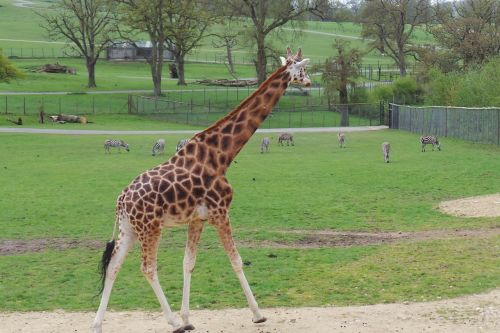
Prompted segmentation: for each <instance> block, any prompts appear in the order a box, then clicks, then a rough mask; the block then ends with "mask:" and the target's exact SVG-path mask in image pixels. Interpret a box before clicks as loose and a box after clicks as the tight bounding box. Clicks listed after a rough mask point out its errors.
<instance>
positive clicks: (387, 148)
mask: <svg viewBox="0 0 500 333" xmlns="http://www.w3.org/2000/svg"><path fill="white" fill-rule="evenodd" d="M390 151H391V144H390V143H389V142H383V143H382V153H383V154H384V162H385V163H389V153H390Z"/></svg>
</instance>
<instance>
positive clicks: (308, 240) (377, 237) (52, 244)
mask: <svg viewBox="0 0 500 333" xmlns="http://www.w3.org/2000/svg"><path fill="white" fill-rule="evenodd" d="M281 233H283V234H287V233H288V234H290V233H294V234H300V235H302V237H301V238H300V239H296V240H283V241H270V240H263V241H238V240H236V242H237V245H238V246H239V247H246V248H278V249H315V248H334V247H351V246H366V245H380V244H387V243H394V242H401V241H420V240H427V239H446V238H457V237H463V238H471V237H475V238H478V237H479V238H481V237H491V236H495V235H500V226H498V227H496V228H488V229H477V230H432V231H417V232H377V233H371V232H338V231H332V230H283V231H281ZM104 244H105V243H104V242H103V241H98V240H75V239H67V238H40V239H31V240H14V239H5V240H0V256H2V255H17V254H23V253H28V252H41V251H46V250H62V251H63V250H69V249H76V248H83V249H91V250H102V249H103V248H104Z"/></svg>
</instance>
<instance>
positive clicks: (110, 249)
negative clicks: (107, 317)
mask: <svg viewBox="0 0 500 333" xmlns="http://www.w3.org/2000/svg"><path fill="white" fill-rule="evenodd" d="M281 60H282V63H283V66H281V67H280V68H278V69H277V70H276V71H275V72H274V73H273V74H271V75H270V76H269V78H268V79H267V80H266V81H264V82H263V83H262V84H261V85H260V86H259V88H257V90H256V91H255V92H254V93H252V94H251V95H250V96H248V97H247V98H246V99H245V100H244V101H242V102H241V103H240V105H239V106H237V107H236V108H235V109H234V110H233V111H231V112H230V113H229V114H227V115H226V116H225V117H224V118H222V119H220V120H219V121H217V122H216V123H214V124H213V125H212V126H210V127H208V128H207V129H205V130H204V131H202V132H200V133H197V134H195V135H194V136H193V137H192V138H191V139H190V140H189V141H188V143H187V144H186V145H185V146H184V147H182V149H180V150H179V151H178V152H177V153H176V154H175V155H174V156H172V157H171V158H170V159H169V160H168V161H167V162H165V163H163V164H161V165H159V166H157V167H155V168H153V169H150V170H148V171H145V172H144V173H142V174H141V175H139V176H137V177H136V178H135V179H134V180H133V181H132V182H131V184H130V185H129V186H127V187H126V188H125V189H124V190H123V191H122V192H121V193H120V195H119V196H118V199H117V204H116V213H115V227H114V228H113V236H112V238H111V240H110V241H109V242H108V243H107V244H106V249H105V250H104V253H103V255H102V259H101V274H102V290H101V293H102V296H101V302H100V305H99V308H98V310H97V313H96V317H95V320H94V323H93V330H94V332H95V333H99V332H102V321H103V318H104V313H105V312H106V308H107V304H108V301H109V297H110V295H111V289H112V287H113V283H114V281H115V279H116V276H117V274H118V271H119V270H120V267H121V265H122V263H123V261H124V260H125V257H126V255H127V253H128V252H129V250H130V249H131V247H132V245H133V244H134V242H135V241H138V242H139V245H140V249H141V271H142V273H143V274H144V276H145V277H146V279H147V281H148V282H149V284H150V285H151V287H152V289H153V291H154V293H155V294H156V297H157V298H158V301H159V303H160V305H161V308H162V311H163V314H164V316H165V317H166V319H167V321H168V323H169V324H170V325H171V326H172V328H173V330H174V333H182V332H184V331H188V330H193V329H194V326H193V325H192V324H191V322H190V320H189V293H190V285H191V274H192V272H193V270H194V266H195V261H196V253H197V244H198V241H199V240H200V235H201V232H202V231H203V228H204V225H205V222H208V224H210V225H212V226H213V227H215V229H216V230H217V233H218V236H219V238H220V241H221V243H222V246H223V248H224V250H225V251H226V253H227V255H228V257H229V260H230V262H231V265H232V267H233V270H234V272H235V273H236V276H237V277H238V279H239V282H240V284H241V287H242V289H243V292H244V294H245V296H246V299H247V302H248V305H249V307H250V310H251V311H252V313H253V318H252V321H253V322H254V323H262V322H265V321H266V317H264V316H263V315H262V314H261V312H260V310H259V307H258V305H257V301H256V300H255V297H254V296H253V293H252V291H251V289H250V286H249V284H248V282H247V279H246V277H245V275H244V272H243V262H242V259H241V257H240V255H239V253H238V250H237V249H236V246H235V243H234V240H233V237H232V232H231V225H230V219H229V206H230V204H231V200H232V196H233V190H232V187H231V185H230V184H229V182H228V180H227V179H226V177H225V174H226V170H227V169H228V167H229V166H230V164H231V162H232V161H233V160H234V158H235V156H236V155H237V154H238V153H239V152H240V150H241V149H242V148H243V146H244V145H245V144H246V143H247V141H248V140H249V139H250V137H251V136H252V135H253V134H254V132H255V131H256V130H257V128H258V127H259V125H260V124H261V123H262V122H263V121H264V120H265V119H266V117H267V115H268V114H269V113H270V112H271V111H272V109H273V106H274V105H275V104H276V103H277V102H278V100H279V99H280V97H281V96H282V95H283V93H284V92H285V90H286V88H287V87H288V85H289V83H290V82H296V83H301V84H303V85H305V86H310V84H311V81H310V80H309V78H308V77H307V75H306V74H305V66H306V65H307V63H308V62H309V59H302V52H301V49H300V48H299V50H298V51H297V53H296V54H295V55H293V54H292V52H291V50H290V48H288V49H287V58H286V59H285V58H283V57H282V59H281ZM181 224H187V229H188V231H187V233H188V236H187V242H186V248H185V253H184V260H183V274H184V283H183V296H182V305H181V311H180V316H181V319H182V323H181V322H180V321H179V320H178V318H177V317H176V316H175V315H174V314H173V312H172V310H171V308H170V306H169V304H168V301H167V298H166V296H165V294H164V293H163V290H162V288H161V286H160V283H159V280H158V273H157V251H158V245H159V242H160V238H161V231H162V229H163V228H169V227H175V226H177V225H181ZM117 230H118V231H119V232H118V237H115V234H116V231H117ZM115 238H116V239H115Z"/></svg>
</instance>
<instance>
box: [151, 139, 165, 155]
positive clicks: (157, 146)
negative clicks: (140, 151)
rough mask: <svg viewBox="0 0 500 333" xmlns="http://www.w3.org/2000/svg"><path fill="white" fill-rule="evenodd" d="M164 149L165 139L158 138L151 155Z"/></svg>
mask: <svg viewBox="0 0 500 333" xmlns="http://www.w3.org/2000/svg"><path fill="white" fill-rule="evenodd" d="M164 151H165V140H164V139H158V140H157V141H156V142H155V144H154V146H153V151H152V154H153V156H156V154H160V153H163V152H164Z"/></svg>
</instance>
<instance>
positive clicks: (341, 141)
mask: <svg viewBox="0 0 500 333" xmlns="http://www.w3.org/2000/svg"><path fill="white" fill-rule="evenodd" d="M337 140H339V147H340V148H344V147H345V134H344V133H342V132H339V133H337Z"/></svg>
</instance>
